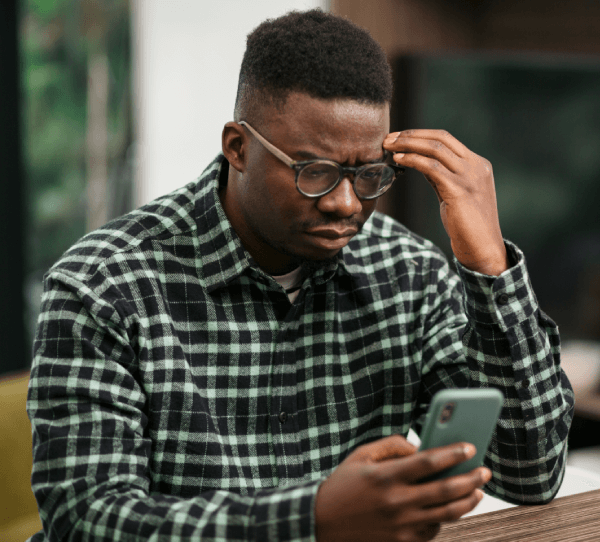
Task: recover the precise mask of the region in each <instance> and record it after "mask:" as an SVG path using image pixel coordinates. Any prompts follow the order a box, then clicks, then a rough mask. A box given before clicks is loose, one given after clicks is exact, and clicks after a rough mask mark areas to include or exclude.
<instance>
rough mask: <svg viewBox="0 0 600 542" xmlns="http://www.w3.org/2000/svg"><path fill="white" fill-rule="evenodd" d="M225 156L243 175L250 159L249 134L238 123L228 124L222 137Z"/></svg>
mask: <svg viewBox="0 0 600 542" xmlns="http://www.w3.org/2000/svg"><path fill="white" fill-rule="evenodd" d="M221 140H222V141H221V144H222V148H223V154H224V155H225V158H227V161H228V162H229V164H230V165H231V166H232V167H233V168H235V169H236V170H237V171H239V172H240V173H242V172H243V171H244V170H245V169H246V160H247V158H248V142H249V141H248V134H246V131H245V130H244V127H243V126H240V125H239V124H238V123H237V122H228V123H227V124H225V126H224V127H223V134H222V136H221Z"/></svg>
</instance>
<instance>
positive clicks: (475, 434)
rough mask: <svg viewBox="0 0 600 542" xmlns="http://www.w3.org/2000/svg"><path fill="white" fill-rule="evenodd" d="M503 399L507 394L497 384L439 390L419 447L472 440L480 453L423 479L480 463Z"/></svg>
mask: <svg viewBox="0 0 600 542" xmlns="http://www.w3.org/2000/svg"><path fill="white" fill-rule="evenodd" d="M503 403H504V395H503V394H502V392H501V391H500V390H497V389H495V388H477V389H475V388H457V389H452V388H449V389H445V390H442V391H439V392H437V393H436V394H435V395H434V396H433V398H432V400H431V404H430V405H429V410H428V412H427V417H426V418H425V423H424V424H423V430H422V431H421V446H420V447H419V451H423V450H428V449H430V448H437V447H439V446H446V445H447V444H454V443H455V442H470V443H471V444H473V445H474V446H475V448H477V453H476V454H475V455H474V456H473V457H472V458H471V459H469V460H467V461H464V462H463V463H459V464H458V465H454V466H453V467H450V468H448V469H446V470H443V471H441V472H437V473H435V474H433V475H432V476H429V477H427V478H426V479H423V480H421V481H422V482H429V481H432V480H439V479H440V478H447V477H448V476H455V475H457V474H463V473H465V472H469V471H472V470H473V469H475V468H477V467H480V466H481V465H482V464H483V458H484V456H485V453H486V452H487V449H488V446H489V445H490V441H491V440H492V433H493V432H494V429H495V427H496V422H497V421H498V417H499V416H500V411H501V410H502V404H503Z"/></svg>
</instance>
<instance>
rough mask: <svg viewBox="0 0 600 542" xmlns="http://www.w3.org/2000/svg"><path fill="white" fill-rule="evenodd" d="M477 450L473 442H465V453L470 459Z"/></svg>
mask: <svg viewBox="0 0 600 542" xmlns="http://www.w3.org/2000/svg"><path fill="white" fill-rule="evenodd" d="M475 452H477V449H476V448H475V446H473V445H472V444H465V446H464V447H463V453H464V454H465V455H466V456H467V458H468V459H471V457H473V456H474V455H475Z"/></svg>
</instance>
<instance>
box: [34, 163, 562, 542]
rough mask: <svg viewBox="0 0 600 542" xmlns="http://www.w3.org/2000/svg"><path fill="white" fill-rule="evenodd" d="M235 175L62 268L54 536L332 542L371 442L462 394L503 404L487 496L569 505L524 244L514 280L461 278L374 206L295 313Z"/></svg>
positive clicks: (43, 498) (58, 272) (51, 357)
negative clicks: (562, 490) (248, 220)
mask: <svg viewBox="0 0 600 542" xmlns="http://www.w3.org/2000/svg"><path fill="white" fill-rule="evenodd" d="M226 165H227V164H226V162H224V158H223V157H222V156H219V157H218V158H217V159H216V160H215V161H214V162H213V163H212V164H211V165H210V166H209V167H208V168H207V170H206V171H205V172H204V173H203V175H202V176H201V178H200V179H199V180H198V182H197V183H193V184H190V185H188V186H186V187H184V188H182V189H180V190H177V191H175V192H173V193H172V194H170V195H168V196H165V197H163V198H161V199H158V200H156V201H155V202H153V203H151V204H149V205H147V206H145V207H143V208H141V209H139V210H137V211H135V212H133V213H130V214H129V215H127V216H125V217H123V218H121V219H118V220H116V221H113V222H112V223H110V224H108V225H106V226H105V227H103V228H101V229H100V230H97V231H96V232H94V233H91V234H89V235H87V236H86V237H84V238H83V239H82V240H81V241H80V242H79V243H78V244H76V245H75V246H74V247H73V248H72V249H71V250H69V251H68V252H67V253H66V254H65V255H64V257H63V258H62V259H61V260H60V261H59V262H58V263H57V264H56V265H55V266H54V267H53V268H52V269H51V270H50V271H49V272H48V274H47V276H46V278H45V293H44V296H43V302H42V312H41V315H40V319H39V325H38V331H37V338H36V341H35V347H34V351H35V356H34V363H33V367H32V372H31V383H30V392H29V399H28V410H29V414H30V418H31V420H32V424H33V439H34V468H33V475H32V484H33V490H34V493H35V495H36V498H37V500H38V504H39V508H40V514H41V517H42V520H43V524H44V529H45V533H46V534H45V535H42V534H41V533H39V534H38V535H36V537H34V539H35V540H52V541H61V542H63V541H65V540H84V541H88V540H89V541H91V540H94V541H107V542H108V541H113V540H140V541H141V540H144V541H146V540H157V541H158V540H215V541H216V540H257V541H261V542H264V541H282V540H314V539H315V534H314V501H315V496H316V492H317V489H318V487H319V484H320V483H321V482H322V481H323V479H324V478H325V477H326V476H328V475H329V474H330V473H331V472H332V470H333V469H335V467H336V466H337V465H338V464H339V463H340V462H341V461H342V460H343V459H344V458H345V457H346V456H347V455H348V454H349V453H350V452H351V451H352V450H353V449H355V448H356V447H357V446H360V445H361V444H365V443H368V442H371V441H373V440H375V439H379V438H381V437H384V436H387V435H391V434H394V433H399V434H402V435H406V434H407V432H408V430H409V428H410V427H411V426H413V427H415V428H416V429H417V430H419V429H420V424H421V423H422V421H423V416H424V413H425V410H426V408H427V406H428V404H429V402H430V399H431V396H432V395H433V394H434V393H435V392H436V391H437V390H439V389H441V388H444V387H467V386H471V387H486V386H493V387H497V388H499V389H501V390H502V391H503V393H504V395H505V396H506V404H505V407H504V409H503V413H502V418H501V420H500V422H499V424H498V428H497V431H496V433H495V436H494V440H493V442H492V446H491V449H490V451H489V453H488V455H487V458H486V464H487V465H488V466H489V467H490V468H491V469H492V471H493V473H494V476H493V479H492V481H491V482H490V483H489V484H488V490H489V491H492V492H494V493H495V494H497V495H499V496H500V497H502V498H505V499H507V500H510V501H512V502H529V503H534V502H544V501H547V500H549V499H550V498H551V497H552V496H553V495H554V494H555V492H556V491H557V490H558V487H559V485H560V482H561V479H562V474H563V468H564V457H565V452H566V437H567V432H568V428H569V424H570V420H571V415H572V408H573V393H572V390H571V388H570V385H569V383H568V381H567V380H566V378H565V376H564V374H563V373H562V372H561V369H560V367H559V338H558V332H557V329H556V326H555V324H554V323H553V322H552V321H551V320H550V319H549V318H548V317H547V316H546V315H545V314H544V313H543V312H542V311H541V310H540V309H539V308H538V306H537V301H536V299H535V296H534V294H533V291H532V290H531V286H530V284H529V280H528V276H527V272H526V268H525V263H524V259H523V256H522V254H521V253H520V251H519V250H518V249H517V248H516V247H514V246H513V245H511V244H510V243H507V246H508V248H509V251H510V253H511V257H512V259H513V261H514V262H515V266H514V267H513V268H512V269H511V270H510V271H509V272H507V273H505V274H504V275H503V276H502V277H499V278H495V279H494V278H491V277H485V276H482V275H478V274H475V273H471V272H469V271H467V270H465V269H464V268H462V267H461V266H460V265H459V266H458V267H459V274H460V277H457V276H456V275H455V274H453V273H452V271H451V270H450V268H449V266H448V263H447V262H446V260H445V259H444V257H443V256H442V255H441V253H440V252H439V251H438V250H437V249H436V248H435V247H433V246H432V245H431V243H429V242H427V241H425V240H423V239H421V238H419V237H418V236H416V235H414V234H412V233H410V232H409V231H408V230H406V229H405V228H404V227H403V226H401V225H400V224H398V223H396V222H394V221H393V220H391V219H390V218H388V217H385V216H384V215H381V214H378V213H376V214H375V215H374V216H373V217H372V218H371V219H370V220H369V221H368V222H367V224H366V225H365V227H364V229H363V231H362V232H361V233H360V234H359V235H357V236H356V237H355V238H354V239H353V240H352V241H351V242H350V244H349V245H348V246H347V247H346V248H344V249H343V250H342V251H341V253H340V257H339V261H337V262H332V263H329V264H328V265H327V266H326V267H322V268H320V269H318V270H316V271H314V272H313V273H312V274H311V275H309V276H308V277H307V278H306V280H305V281H304V283H303V286H302V289H301V291H300V294H299V296H298V298H297V299H296V301H295V302H294V304H293V305H291V304H290V303H289V300H288V298H287V296H286V294H285V292H284V290H283V289H282V288H281V287H280V286H279V285H278V284H277V283H276V282H275V281H274V280H273V279H272V278H271V277H269V276H268V275H266V274H265V273H263V272H262V271H260V270H259V269H257V268H256V266H255V265H254V264H253V261H252V259H251V258H250V256H249V255H248V254H247V253H246V252H245V250H244V249H243V247H242V245H241V243H240V241H239V238H238V237H237V235H236V234H235V233H234V231H233V230H232V229H231V226H230V224H229V222H228V220H227V218H226V217H225V214H224V212H223V209H222V207H221V205H220V203H219V199H218V180H219V178H220V172H221V170H222V169H224V167H225V166H226ZM461 279H462V280H461ZM463 290H464V292H463ZM467 316H468V317H467Z"/></svg>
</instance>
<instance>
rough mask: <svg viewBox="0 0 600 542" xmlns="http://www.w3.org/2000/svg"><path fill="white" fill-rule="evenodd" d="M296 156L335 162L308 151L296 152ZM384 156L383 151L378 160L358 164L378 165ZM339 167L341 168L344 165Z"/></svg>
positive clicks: (384, 152) (383, 159)
mask: <svg viewBox="0 0 600 542" xmlns="http://www.w3.org/2000/svg"><path fill="white" fill-rule="evenodd" d="M296 154H297V155H298V156H300V157H301V158H305V159H306V160H329V161H330V162H335V160H332V159H331V158H327V157H326V156H317V155H316V154H313V153H312V152H308V151H296ZM386 156H387V152H386V151H383V153H382V155H381V156H380V157H379V158H376V159H375V160H369V161H368V162H360V164H361V165H366V164H380V163H381V162H384V161H385V158H386ZM340 165H342V166H343V165H345V164H340Z"/></svg>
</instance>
